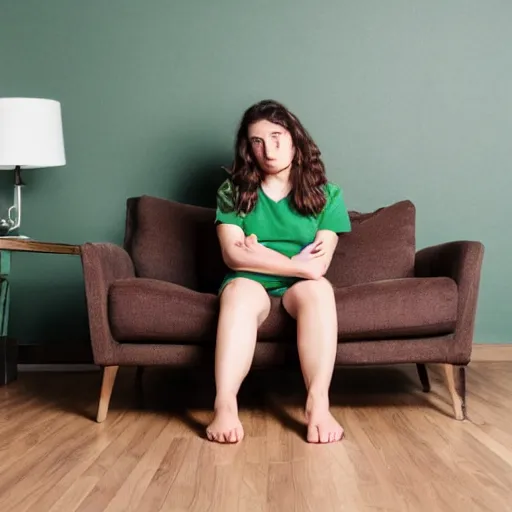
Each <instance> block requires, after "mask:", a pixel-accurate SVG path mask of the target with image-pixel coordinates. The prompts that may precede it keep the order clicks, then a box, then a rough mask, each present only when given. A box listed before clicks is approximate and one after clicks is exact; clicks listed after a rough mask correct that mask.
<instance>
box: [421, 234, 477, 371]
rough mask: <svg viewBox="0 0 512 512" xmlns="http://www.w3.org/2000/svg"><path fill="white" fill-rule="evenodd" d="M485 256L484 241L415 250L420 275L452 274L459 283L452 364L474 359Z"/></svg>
mask: <svg viewBox="0 0 512 512" xmlns="http://www.w3.org/2000/svg"><path fill="white" fill-rule="evenodd" d="M483 256H484V246H483V244H482V243H481V242H475V241H455V242H447V243H444V244H439V245H435V246H431V247H426V248H424V249H421V250H419V251H418V252H417V253H416V262H415V275H416V276H417V277H441V276H443V277H450V278H452V279H453V280H454V281H455V282H456V283H457V287H458V292H459V303H458V309H457V323H456V327H455V341H454V343H453V345H451V346H450V348H449V350H448V359H449V360H448V361H447V362H449V363H451V364H467V363H469V361H470V359H471V350H472V345H473V333H474V326H475V317H476V308H477V301H478V291H479V286H480V275H481V270H482V261H483Z"/></svg>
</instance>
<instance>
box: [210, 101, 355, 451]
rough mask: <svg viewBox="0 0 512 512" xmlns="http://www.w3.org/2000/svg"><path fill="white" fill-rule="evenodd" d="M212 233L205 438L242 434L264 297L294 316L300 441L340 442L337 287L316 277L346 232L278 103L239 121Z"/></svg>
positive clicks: (337, 200)
mask: <svg viewBox="0 0 512 512" xmlns="http://www.w3.org/2000/svg"><path fill="white" fill-rule="evenodd" d="M216 222H217V233H218V237H219V241H220V245H221V249H222V255H223V259H224V261H225V262H226V264H227V266H228V267H229V268H230V269H232V271H231V272H230V273H229V274H228V275H227V276H226V277H225V279H224V281H223V283H222V286H221V289H220V292H219V293H220V313H219V323H218V331H217V343H216V354H215V379H216V398H215V406H214V410H215V417H214V419H213V421H212V423H211V424H210V425H209V426H208V427H207V436H208V439H210V440H211V441H218V442H231V443H232V442H238V441H240V440H242V438H243V436H244V431H243V427H242V425H241V423H240V420H239V418H238V408H237V394H238V391H239V388H240V385H241V383H242V381H243V379H244V378H245V376H246V375H247V373H248V371H249V369H250V366H251V363H252V359H253V355H254V349H255V344H256V336H257V331H258V328H259V326H260V325H261V324H262V323H263V322H264V321H265V319H266V318H267V316H268V314H269V311H270V298H269V296H270V295H272V296H278V297H282V304H283V306H284V308H285V310H286V311H287V312H288V313H289V314H290V315H291V316H292V317H293V318H294V319H296V321H297V339H298V352H299V357H300V362H301V368H302V373H303V375H304V381H305V385H306V388H307V392H308V396H307V401H306V406H305V415H306V420H307V423H308V430H307V440H308V441H309V442H313V443H318V442H321V443H326V442H333V441H339V440H341V439H342V437H343V429H342V427H341V426H340V425H339V423H338V422H337V421H336V420H335V419H334V417H333V416H332V415H331V413H330V412H329V397H328V394H329V386H330V382H331V378H332V373H333V368H334V362H335V355H336V344H337V317H336V305H335V301H334V293H333V289H332V287H331V285H330V283H329V282H328V281H327V280H326V279H325V278H324V277H323V276H324V274H325V272H326V271H327V268H328V266H329V264H330V261H331V258H332V255H333V252H334V249H335V247H336V244H337V241H338V236H337V233H340V232H345V231H350V220H349V217H348V213H347V209H346V208H345V204H344V201H343V196H342V192H341V190H340V188H339V187H338V186H336V185H334V184H332V183H329V182H328V181H327V178H326V175H325V169H324V165H323V163H322V161H321V159H320V151H319V150H318V147H317V146H316V144H315V143H314V142H313V140H312V139H311V137H310V136H309V134H308V133H307V132H306V130H305V129H304V128H303V126H302V125H301V123H300V121H299V120H298V119H297V117H295V116H294V115H293V114H292V113H291V112H289V111H288V110H287V109H286V108H285V107H284V106H283V105H281V104H279V103H277V102H275V101H262V102H260V103H257V104H256V105H254V106H252V107H251V108H249V109H248V110H247V111H246V112H245V114H244V116H243V118H242V121H241V124H240V128H239V130H238V135H237V140H236V156H235V160H234V164H233V168H232V169H231V176H230V178H229V179H228V180H226V181H225V182H224V183H223V184H222V185H221V187H220V188H219V190H218V194H217V217H216Z"/></svg>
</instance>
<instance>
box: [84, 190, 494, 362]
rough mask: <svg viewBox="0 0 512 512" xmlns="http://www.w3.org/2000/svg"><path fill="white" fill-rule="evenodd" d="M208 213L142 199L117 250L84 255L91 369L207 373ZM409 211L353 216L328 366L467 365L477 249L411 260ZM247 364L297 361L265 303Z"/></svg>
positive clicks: (100, 248) (338, 258)
mask: <svg viewBox="0 0 512 512" xmlns="http://www.w3.org/2000/svg"><path fill="white" fill-rule="evenodd" d="M214 213H215V212H214V210H213V209H209V208H201V207H198V206H191V205H184V204H180V203H176V202H172V201H167V200H165V199H160V198H154V197H148V196H143V197H139V198H132V199H129V200H128V204H127V217H126V235H125V243H124V249H123V248H121V247H118V246H116V245H114V244H111V243H86V244H84V245H82V247H81V257H82V265H83V270H84V280H85V292H86V300H87V308H88V315H89V325H90V333H91V343H92V349H93V356H94V362H95V363H96V364H99V365H102V366H107V365H125V364H126V365H169V366H189V365H195V364H199V363H201V362H204V361H207V363H208V364H209V365H210V367H211V365H212V364H213V361H212V355H213V349H214V346H215V330H216V322H217V316H218V297H217V294H216V292H217V287H218V284H220V282H221V279H222V276H223V275H224V272H225V270H226V267H225V265H224V263H223V261H222V256H221V253H220V247H219V244H218V240H217V237H216V233H215V228H214V222H213V221H214V216H215V215H214ZM414 215H415V210H414V206H413V205H412V203H410V202H409V201H402V202H399V203H396V204H394V205H389V206H386V207H384V208H380V209H379V210H376V211H375V212H371V213H357V212H350V216H351V221H352V227H353V229H352V232H351V233H348V234H343V235H341V237H340V242H339V244H338V248H337V250H336V254H335V256H334V258H333V262H332V264H331V267H330V269H329V272H328V274H327V278H328V279H329V280H330V281H331V282H332V283H333V284H334V286H335V296H336V304H337V312H338V324H339V343H338V350H337V358H336V362H337V364H391V363H401V362H446V363H451V364H467V363H468V362H469V361H470V358H471V347H472V341H473V331H474V324H475V314H476V307H477V298H478V290H479V284H480V273H481V267H482V260H483V253H484V247H483V245H482V243H480V242H477V241H455V242H450V243H445V244H440V245H437V246H432V247H428V248H424V249H422V250H420V251H418V252H415V240H414ZM271 303H272V308H271V312H270V316H269V317H268V319H267V320H266V321H265V322H264V324H263V325H262V326H261V328H260V330H259V333H258V343H257V347H256V353H255V358H254V364H255V365H274V364H281V363H286V361H289V360H291V359H293V358H296V356H297V350H296V337H295V323H294V322H293V320H292V319H291V318H290V317H288V316H287V315H286V313H285V312H284V310H283V308H282V306H281V303H280V300H279V299H277V298H272V299H271Z"/></svg>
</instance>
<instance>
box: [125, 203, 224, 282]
mask: <svg viewBox="0 0 512 512" xmlns="http://www.w3.org/2000/svg"><path fill="white" fill-rule="evenodd" d="M214 220H215V212H214V211H213V210H212V209H210V208H204V207H200V206H194V205H188V204H183V203H178V202H175V201H169V200H167V199H162V198H158V197H151V196H141V197H135V198H130V199H128V201H127V213H126V231H125V240H124V246H125V249H126V250H127V251H128V253H129V254H130V256H131V257H132V260H133V263H134V267H135V272H136V275H137V276H138V277H146V278H150V279H158V280H162V281H169V282H172V283H176V284H179V285H182V286H186V287H187V288H191V289H193V290H195V289H198V287H199V280H200V279H199V276H200V273H199V269H198V266H197V265H198V260H197V255H198V254H199V252H200V251H201V250H204V247H203V246H204V243H203V241H202V240H200V239H199V236H200V233H202V232H212V234H213V235H215V227H214V224H213V223H214ZM211 237H212V235H210V238H211ZM218 252H219V253H220V250H219V251H218ZM215 256H217V258H220V259H221V261H222V258H221V256H220V254H218V255H217V254H215Z"/></svg>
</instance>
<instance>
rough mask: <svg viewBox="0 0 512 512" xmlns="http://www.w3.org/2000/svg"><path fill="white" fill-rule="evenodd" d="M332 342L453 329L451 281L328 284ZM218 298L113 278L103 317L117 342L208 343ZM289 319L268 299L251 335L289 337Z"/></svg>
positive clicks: (212, 334) (454, 310) (291, 331)
mask: <svg viewBox="0 0 512 512" xmlns="http://www.w3.org/2000/svg"><path fill="white" fill-rule="evenodd" d="M335 297H336V304H337V311H338V336H339V338H340V340H353V339H379V338H383V339H384V338H392V337H397V336H426V335H431V336H433V335H440V334H446V333H450V332H452V331H453V329H454V327H455V322H456V318H457V285H456V284H455V282H454V281H453V280H452V279H449V278H447V277H439V278H424V279H415V278H405V279H394V280H386V281H378V282H374V283H366V284H361V285H354V286H350V287H345V288H340V289H337V290H335ZM217 315H218V298H217V296H215V295H212V294H205V293H199V292H196V291H193V290H189V289H187V288H185V287H183V286H179V285H175V284H172V283H167V282H164V281H158V280H154V279H144V278H131V279H121V280H118V281H116V282H115V283H113V284H112V286H111V288H110V293H109V318H110V323H111V329H112V333H113V335H114V337H115V338H116V339H117V340H119V341H132V342H133V341H138V342H144V341H159V342H162V343H184V344H196V343H214V340H215V328H216V319H217ZM294 334H295V322H294V321H293V320H292V319H291V318H290V316H289V315H288V314H287V313H286V311H285V310H284V308H283V307H282V304H281V300H280V299H278V298H274V297H272V307H271V311H270V314H269V316H268V318H267V320H266V321H265V322H264V323H263V324H262V326H261V328H260V332H259V335H258V339H259V340H260V341H261V340H273V341H277V342H279V341H289V340H290V339H293V338H294Z"/></svg>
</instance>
